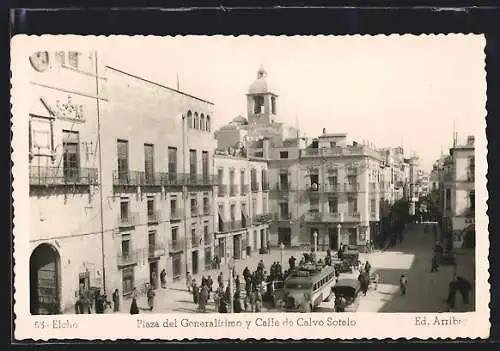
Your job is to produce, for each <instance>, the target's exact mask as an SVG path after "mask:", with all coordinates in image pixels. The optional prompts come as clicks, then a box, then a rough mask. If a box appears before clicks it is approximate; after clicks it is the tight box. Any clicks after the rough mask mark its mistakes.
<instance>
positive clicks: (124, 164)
mask: <svg viewBox="0 0 500 351" xmlns="http://www.w3.org/2000/svg"><path fill="white" fill-rule="evenodd" d="M117 149H118V178H119V179H120V182H122V183H126V182H127V181H128V180H129V179H128V178H129V175H128V141H126V140H118V141H117Z"/></svg>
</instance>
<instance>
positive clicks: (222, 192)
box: [217, 184, 227, 197]
mask: <svg viewBox="0 0 500 351" xmlns="http://www.w3.org/2000/svg"><path fill="white" fill-rule="evenodd" d="M226 195H227V185H224V184H219V185H218V189H217V196H219V197H224V196H226Z"/></svg>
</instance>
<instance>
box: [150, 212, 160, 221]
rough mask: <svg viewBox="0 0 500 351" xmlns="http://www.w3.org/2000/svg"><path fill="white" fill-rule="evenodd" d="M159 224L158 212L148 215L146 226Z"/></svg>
mask: <svg viewBox="0 0 500 351" xmlns="http://www.w3.org/2000/svg"><path fill="white" fill-rule="evenodd" d="M159 222H160V211H154V212H151V213H148V224H158V223H159Z"/></svg>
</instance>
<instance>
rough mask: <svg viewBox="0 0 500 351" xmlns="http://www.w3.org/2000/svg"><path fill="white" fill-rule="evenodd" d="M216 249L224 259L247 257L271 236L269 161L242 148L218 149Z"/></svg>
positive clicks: (216, 157) (215, 164) (265, 245)
mask: <svg viewBox="0 0 500 351" xmlns="http://www.w3.org/2000/svg"><path fill="white" fill-rule="evenodd" d="M214 167H215V169H216V172H217V187H216V189H217V190H216V191H215V193H214V199H213V203H214V204H216V206H217V216H216V221H215V222H216V226H215V250H216V253H217V255H218V256H219V257H220V258H221V259H222V260H224V259H228V258H232V259H244V258H246V256H247V255H249V254H251V253H252V252H253V251H254V250H261V249H265V248H266V247H267V242H268V240H269V221H270V218H269V215H268V214H269V204H268V201H269V200H268V191H269V181H268V177H267V163H266V162H265V161H264V160H260V159H252V158H249V157H248V156H247V154H246V152H245V151H244V150H242V149H229V150H227V151H222V150H219V151H216V154H215V157H214Z"/></svg>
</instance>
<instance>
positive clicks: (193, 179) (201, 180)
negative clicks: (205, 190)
mask: <svg viewBox="0 0 500 351" xmlns="http://www.w3.org/2000/svg"><path fill="white" fill-rule="evenodd" d="M184 179H185V184H186V185H191V186H196V185H197V186H210V185H215V184H217V177H216V176H215V175H212V174H202V175H199V174H194V173H186V174H185V175H184Z"/></svg>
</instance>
